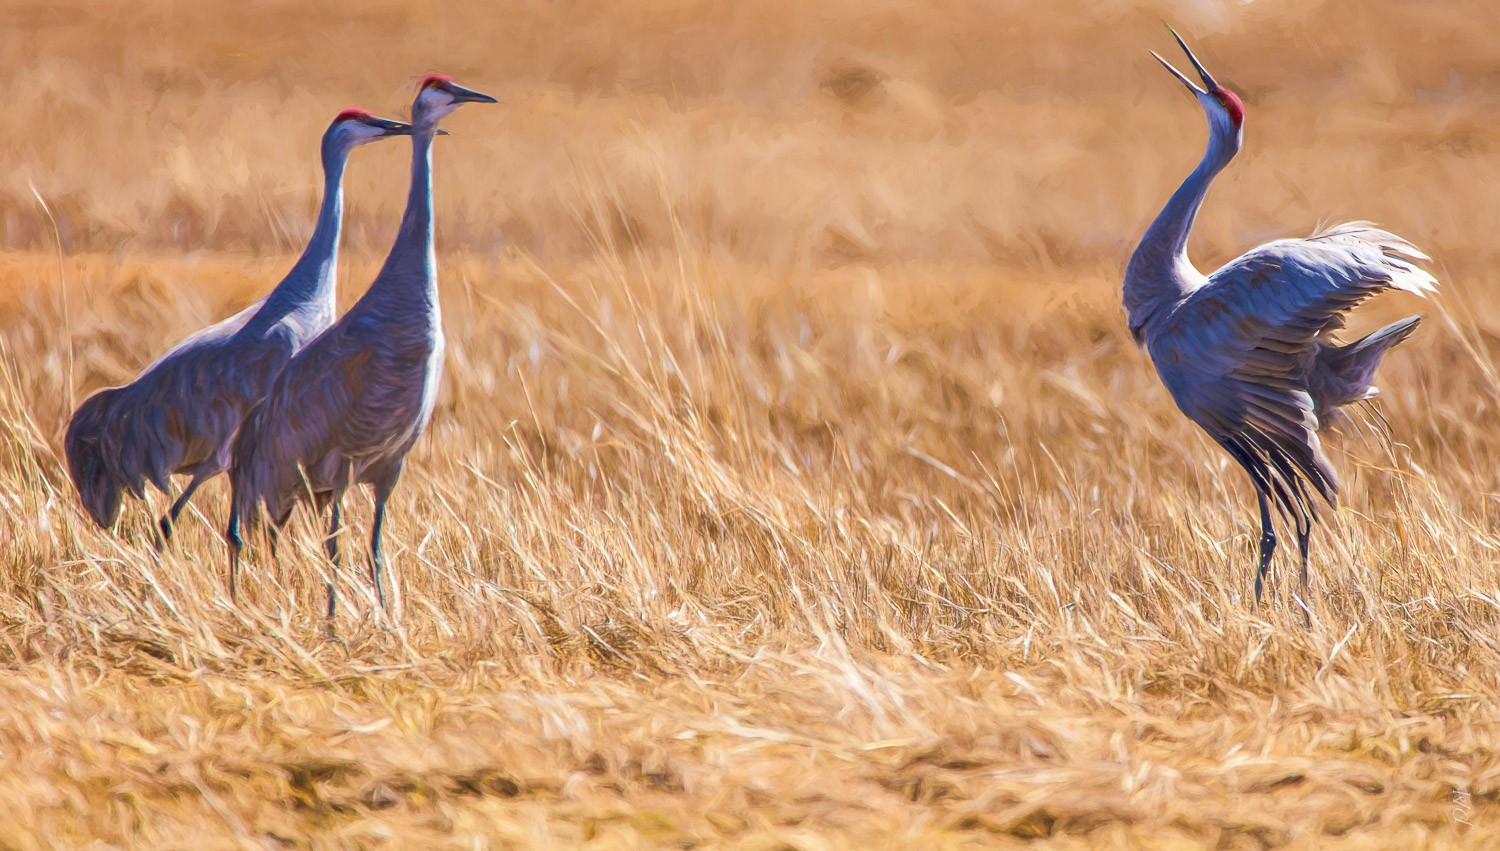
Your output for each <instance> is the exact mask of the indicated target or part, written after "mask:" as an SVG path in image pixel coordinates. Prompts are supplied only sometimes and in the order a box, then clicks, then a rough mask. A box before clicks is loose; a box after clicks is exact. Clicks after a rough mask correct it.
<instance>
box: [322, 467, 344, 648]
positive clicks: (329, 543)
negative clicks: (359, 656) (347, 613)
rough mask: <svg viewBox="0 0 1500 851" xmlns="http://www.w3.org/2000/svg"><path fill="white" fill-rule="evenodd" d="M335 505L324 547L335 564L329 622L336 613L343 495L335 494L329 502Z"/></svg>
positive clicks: (330, 591) (330, 593)
mask: <svg viewBox="0 0 1500 851" xmlns="http://www.w3.org/2000/svg"><path fill="white" fill-rule="evenodd" d="M329 501H330V502H331V503H332V504H333V514H332V516H331V517H330V518H329V520H328V537H327V538H326V539H324V541H323V547H324V548H325V549H326V550H327V551H328V560H329V561H331V562H333V573H332V575H330V576H329V577H328V620H329V621H332V620H333V611H334V605H335V603H334V599H335V598H334V589H333V581H334V580H335V579H337V578H338V572H339V529H340V527H341V525H342V522H341V521H342V519H343V518H342V517H341V516H340V515H341V513H342V512H341V511H340V509H341V508H343V505H344V497H343V494H333V495H332V497H331V498H330V500H329Z"/></svg>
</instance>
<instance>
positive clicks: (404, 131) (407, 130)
mask: <svg viewBox="0 0 1500 851" xmlns="http://www.w3.org/2000/svg"><path fill="white" fill-rule="evenodd" d="M368 123H370V124H373V125H375V126H376V127H379V128H380V129H381V130H384V131H385V133H384V135H386V136H410V135H411V125H410V124H403V123H402V122H400V121H392V120H390V119H389V118H372V119H370V120H369V122H368Z"/></svg>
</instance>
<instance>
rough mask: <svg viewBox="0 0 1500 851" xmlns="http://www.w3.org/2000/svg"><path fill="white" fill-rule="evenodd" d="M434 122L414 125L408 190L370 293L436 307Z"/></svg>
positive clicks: (408, 305) (416, 305)
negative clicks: (393, 242) (433, 219)
mask: <svg viewBox="0 0 1500 851" xmlns="http://www.w3.org/2000/svg"><path fill="white" fill-rule="evenodd" d="M436 134H437V124H436V122H434V123H432V124H431V125H430V126H425V127H424V126H417V127H415V128H414V129H413V131H412V137H411V149H412V158H411V190H410V192H409V193H408V194H407V197H406V213H405V214H404V215H403V216H402V217H401V226H400V228H399V229H398V230H397V231H396V242H395V244H394V245H392V246H391V253H390V255H388V256H387V257H386V259H385V265H384V266H383V267H381V269H380V274H379V275H377V276H376V278H375V283H374V284H372V285H371V286H370V295H371V296H372V297H374V298H376V299H378V300H382V301H392V300H393V301H395V302H398V303H399V304H400V305H401V306H402V307H406V308H426V309H428V310H436V308H437V274H436V266H437V264H436V262H435V260H434V258H433V225H432V139H433V137H434V136H435V135H436Z"/></svg>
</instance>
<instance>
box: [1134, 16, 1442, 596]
mask: <svg viewBox="0 0 1500 851" xmlns="http://www.w3.org/2000/svg"><path fill="white" fill-rule="evenodd" d="M1174 35H1175V33H1174ZM1178 43H1179V44H1181V43H1182V40H1181V39H1180V38H1179V39H1178ZM1182 48H1183V50H1184V51H1185V52H1187V54H1188V58H1189V59H1191V60H1192V62H1193V65H1194V67H1195V68H1196V69H1197V70H1198V73H1199V75H1200V76H1201V77H1202V78H1203V81H1204V83H1205V85H1206V86H1207V88H1206V89H1200V88H1198V87H1197V86H1196V85H1195V84H1194V83H1193V82H1192V81H1190V80H1188V79H1187V78H1186V77H1185V76H1184V75H1182V74H1181V73H1180V72H1178V71H1177V70H1176V69H1175V68H1172V67H1171V65H1169V64H1168V63H1167V62H1166V61H1165V60H1161V57H1160V56H1158V57H1157V59H1158V60H1161V61H1162V64H1164V65H1167V68H1168V70H1170V71H1171V72H1172V73H1173V74H1174V75H1175V76H1176V77H1177V78H1178V79H1179V80H1180V81H1182V82H1183V83H1184V84H1185V85H1187V86H1188V88H1189V89H1190V90H1192V91H1193V92H1194V94H1195V96H1196V97H1197V98H1198V100H1199V101H1200V102H1201V103H1202V104H1203V106H1204V109H1205V112H1206V113H1207V115H1208V119H1209V143H1208V150H1207V151H1206V153H1205V154H1204V156H1203V160H1202V161H1201V162H1200V163H1199V165H1198V167H1197V168H1196V169H1195V170H1194V171H1193V173H1192V174H1191V175H1189V176H1188V178H1187V180H1185V181H1183V183H1182V185H1181V187H1179V188H1178V190H1177V191H1176V193H1174V194H1173V196H1172V198H1171V199H1170V200H1169V201H1168V202H1167V204H1166V206H1165V207H1164V208H1163V209H1162V211H1161V213H1160V214H1159V215H1158V216H1157V217H1156V219H1155V220H1154V221H1153V222H1152V223H1151V226H1150V228H1148V229H1147V231H1146V234H1145V236H1144V237H1142V239H1141V242H1140V244H1139V246H1138V247H1137V248H1136V251H1135V253H1134V255H1132V257H1131V259H1130V264H1129V267H1128V268H1127V269H1126V273H1125V284H1124V293H1123V296H1124V303H1125V308H1126V311H1127V313H1128V316H1129V322H1130V330H1131V333H1132V334H1133V335H1134V336H1135V338H1136V339H1137V340H1138V341H1140V342H1141V343H1143V344H1144V345H1145V347H1146V349H1147V351H1149V352H1150V353H1151V359H1152V361H1153V363H1154V364H1155V365H1156V371H1157V374H1158V375H1160V376H1161V380H1162V383H1163V384H1165V385H1166V387H1167V390H1168V391H1169V392H1170V393H1171V394H1172V399H1173V400H1174V401H1175V402H1176V403H1177V407H1178V408H1179V409H1181V411H1182V412H1183V413H1184V414H1186V415H1187V416H1188V418H1189V419H1191V420H1192V421H1193V422H1195V423H1197V424H1198V425H1199V426H1201V427H1202V428H1203V430H1204V431H1205V432H1207V433H1208V434H1209V436H1211V437H1212V438H1213V439H1214V440H1215V441H1216V442H1217V443H1219V445H1220V446H1222V447H1224V449H1225V450H1226V451H1228V452H1229V453H1230V455H1231V456H1233V457H1234V459H1235V460H1236V461H1237V462H1239V463H1240V465H1241V466H1243V467H1244V468H1245V470H1246V472H1247V473H1249V475H1250V478H1251V480H1252V482H1253V483H1254V485H1255V488H1256V492H1257V496H1258V498H1259V501H1260V512H1261V527H1262V536H1261V562H1260V569H1259V571H1258V573H1257V576H1256V583H1255V592H1256V596H1257V598H1258V597H1259V596H1260V593H1261V586H1262V581H1263V579H1264V576H1265V574H1266V571H1267V569H1268V566H1269V563H1270V559H1271V555H1272V553H1273V552H1274V550H1275V547H1276V536H1275V533H1274V531H1273V530H1272V527H1271V518H1270V510H1269V506H1270V505H1271V504H1274V505H1275V506H1276V507H1277V508H1278V509H1279V511H1280V512H1281V513H1282V515H1283V516H1284V517H1286V518H1287V519H1288V520H1289V521H1291V522H1292V523H1293V524H1295V528H1296V531H1297V537H1298V547H1299V550H1300V552H1301V557H1302V583H1303V589H1304V593H1305V591H1306V584H1307V572H1306V570H1307V554H1308V539H1309V536H1310V533H1311V527H1312V524H1313V523H1314V522H1315V521H1316V519H1317V514H1316V502H1315V500H1314V499H1313V498H1312V497H1311V495H1310V494H1309V492H1308V490H1309V488H1311V490H1312V491H1314V492H1316V493H1317V494H1318V495H1319V496H1320V497H1322V498H1323V499H1324V500H1325V501H1327V503H1328V504H1329V505H1334V504H1335V503H1336V500H1337V497H1338V490H1339V484H1338V477H1337V475H1336V474H1335V473H1334V470H1333V466H1332V465H1331V464H1330V463H1329V461H1328V457H1327V456H1326V454H1325V453H1324V451H1323V447H1322V444H1321V443H1320V441H1319V438H1318V431H1319V430H1320V429H1321V428H1323V427H1324V426H1326V425H1329V424H1331V423H1333V422H1336V421H1337V420H1338V419H1339V418H1340V417H1341V414H1340V412H1339V408H1341V407H1342V406H1344V405H1348V404H1351V403H1353V402H1356V401H1359V400H1362V399H1368V398H1370V397H1372V396H1374V395H1375V394H1376V393H1377V392H1378V391H1377V390H1376V389H1375V387H1374V385H1373V384H1372V380H1373V377H1374V372H1375V369H1376V368H1377V367H1378V366H1379V363H1380V359H1381V357H1382V356H1383V355H1384V354H1385V352H1386V351H1388V350H1389V349H1390V348H1391V347H1392V346H1394V345H1396V344H1397V343H1399V342H1401V341H1402V340H1404V339H1406V337H1407V336H1408V335H1409V334H1410V333H1411V332H1412V331H1413V330H1414V329H1415V328H1416V326H1417V323H1418V322H1419V317H1412V318H1409V319H1405V320H1402V321H1401V322H1397V323H1395V324H1393V325H1390V326H1387V327H1385V328H1382V329H1381V330H1379V331H1376V332H1375V333H1373V334H1370V335H1368V336H1366V337H1364V338H1363V339H1361V340H1359V341H1357V342H1355V343H1352V344H1349V345H1341V344H1338V343H1337V342H1335V341H1334V340H1333V339H1332V337H1331V336H1330V335H1331V333H1332V332H1334V331H1336V330H1338V329H1339V328H1341V327H1343V316H1344V314H1345V313H1346V312H1347V311H1349V310H1351V309H1353V308H1354V307H1356V306H1357V305H1359V304H1360V303H1361V302H1363V301H1364V300H1365V299H1367V298H1369V297H1371V296H1373V295H1375V294H1377V293H1379V292H1382V291H1384V290H1388V289H1396V290H1405V291H1407V292H1411V293H1415V294H1418V295H1423V294H1425V293H1427V292H1430V291H1432V290H1433V289H1434V288H1435V287H1436V285H1437V282H1436V281H1435V280H1434V279H1433V278H1432V276H1431V275H1429V274H1428V273H1427V272H1425V271H1423V270H1422V269H1421V268H1419V267H1418V266H1417V265H1416V264H1417V263H1418V262H1420V261H1424V260H1427V259H1428V258H1427V257H1426V255H1424V254H1422V253H1421V252H1420V251H1418V250H1417V249H1416V248H1414V247H1413V246H1412V245H1411V244H1410V243H1409V242H1407V241H1406V240H1404V239H1401V238H1400V237H1397V236H1394V235H1392V234H1390V233H1387V232H1385V231H1383V230H1379V229H1378V228H1376V227H1374V226H1373V225H1370V224H1368V223H1364V222H1352V223H1349V224H1343V225H1338V226H1336V227H1331V228H1327V229H1324V230H1321V231H1319V232H1317V233H1315V234H1313V235H1312V236H1310V237H1308V238H1306V239H1284V240H1278V241H1275V242H1270V243H1267V244H1265V245H1262V246H1260V247H1258V248H1254V249H1251V250H1250V251H1248V252H1246V253H1245V254H1244V255H1242V256H1240V257H1239V258H1237V259H1235V260H1233V261H1231V262H1230V263H1228V264H1226V265H1225V266H1224V267H1223V268H1221V269H1219V270H1218V271H1216V272H1214V273H1213V274H1211V275H1208V276H1206V277H1205V276H1204V275H1203V274H1201V273H1200V272H1199V271H1198V270H1197V269H1196V268H1195V267H1194V266H1193V264H1192V262H1191V261H1190V260H1189V259H1188V256H1187V241H1188V235H1189V233H1190V232H1191V230H1192V225H1193V220H1194V218H1195V216H1196V215H1197V212H1198V209H1199V207H1200V205H1201V204H1202V202H1203V198H1204V196H1205V194H1206V193H1207V191H1208V186H1209V184H1210V182H1211V181H1212V180H1213V178H1214V176H1215V175H1217V174H1218V173H1219V171H1221V170H1222V169H1223V168H1224V167H1225V166H1226V165H1228V164H1229V161H1230V160H1231V159H1233V157H1234V155H1235V154H1236V153H1237V152H1238V151H1239V148H1240V144H1241V138H1242V137H1241V129H1242V122H1243V118H1244V114H1243V106H1242V105H1240V103H1239V100H1238V98H1236V97H1234V95H1233V94H1232V93H1230V92H1228V91H1227V90H1225V89H1223V88H1222V87H1220V86H1218V84H1217V83H1215V82H1214V81H1213V78H1212V77H1211V76H1210V75H1209V74H1208V72H1207V71H1206V70H1204V68H1203V66H1202V65H1201V64H1200V63H1199V62H1198V60H1197V59H1196V58H1195V57H1194V56H1193V54H1192V51H1190V50H1188V49H1187V45H1185V44H1183V45H1182Z"/></svg>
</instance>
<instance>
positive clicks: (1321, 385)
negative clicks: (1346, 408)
mask: <svg viewBox="0 0 1500 851" xmlns="http://www.w3.org/2000/svg"><path fill="white" fill-rule="evenodd" d="M1421 322H1422V317H1420V316H1409V317H1407V318H1406V319H1403V320H1401V321H1400V322H1393V323H1391V324H1390V325H1387V326H1385V327H1384V328H1381V329H1380V330H1379V331H1376V332H1375V333H1373V334H1368V335H1366V336H1364V337H1361V338H1360V339H1358V340H1356V341H1354V342H1353V343H1350V344H1349V345H1347V346H1323V347H1322V348H1321V349H1319V350H1318V353H1317V356H1316V357H1315V358H1314V359H1313V363H1312V368H1311V370H1310V371H1309V374H1308V377H1307V379H1308V380H1307V388H1308V391H1309V392H1310V393H1311V394H1312V397H1313V403H1314V406H1315V409H1316V411H1317V415H1318V418H1319V420H1320V421H1322V422H1324V423H1328V422H1331V421H1335V420H1337V419H1338V417H1337V415H1336V413H1335V409H1337V408H1338V407H1340V406H1343V405H1349V404H1352V403H1354V402H1358V401H1361V400H1364V399H1370V398H1373V397H1374V396H1376V395H1378V394H1379V392H1380V391H1379V390H1378V389H1376V387H1375V384H1374V382H1375V370H1376V369H1378V368H1379V367H1380V361H1381V358H1383V357H1384V356H1385V353H1386V352H1387V351H1390V349H1391V348H1393V347H1394V346H1396V345H1397V344H1399V343H1400V342H1402V341H1403V340H1405V339H1406V338H1407V337H1410V336H1411V334H1412V332H1413V331H1415V330H1416V329H1417V326H1418V325H1419V324H1421Z"/></svg>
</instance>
